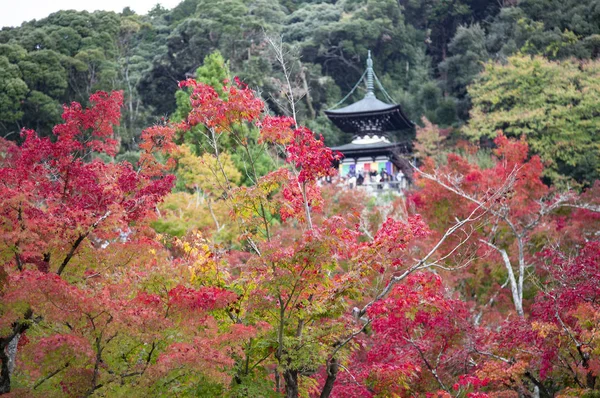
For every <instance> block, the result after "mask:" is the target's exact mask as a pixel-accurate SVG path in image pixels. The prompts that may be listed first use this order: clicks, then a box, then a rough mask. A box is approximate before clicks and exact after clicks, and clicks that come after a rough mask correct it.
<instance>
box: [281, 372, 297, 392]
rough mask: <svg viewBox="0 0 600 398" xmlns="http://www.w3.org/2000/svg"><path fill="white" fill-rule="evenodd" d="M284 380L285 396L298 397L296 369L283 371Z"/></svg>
mask: <svg viewBox="0 0 600 398" xmlns="http://www.w3.org/2000/svg"><path fill="white" fill-rule="evenodd" d="M283 379H284V380H285V398H298V371H297V370H286V371H285V372H284V373H283Z"/></svg>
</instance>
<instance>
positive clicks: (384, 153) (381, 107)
mask: <svg viewBox="0 0 600 398" xmlns="http://www.w3.org/2000/svg"><path fill="white" fill-rule="evenodd" d="M365 75H366V77H367V92H366V94H365V96H364V98H363V99H361V100H360V101H357V102H355V103H353V104H351V105H348V106H345V107H343V108H338V109H330V110H327V111H325V114H326V115H327V117H328V118H329V120H331V121H332V122H333V124H335V125H336V126H337V127H338V128H339V129H340V130H342V131H343V132H346V133H352V134H353V135H354V138H353V140H352V142H350V143H348V144H345V145H341V146H338V147H332V148H331V149H333V150H335V151H339V152H341V153H342V154H343V155H344V158H343V160H342V161H341V163H340V165H339V172H340V175H341V176H348V175H351V176H352V175H356V176H358V175H361V174H362V175H363V176H364V177H365V178H367V176H368V175H370V174H374V173H375V172H377V173H378V174H381V172H382V171H385V172H386V174H387V175H393V176H395V175H396V174H397V173H398V171H399V170H404V173H405V174H406V173H407V172H408V171H409V170H408V167H407V166H408V165H407V163H406V161H405V160H404V159H402V157H401V156H400V155H402V154H409V153H410V149H411V142H412V138H413V136H414V126H415V125H414V123H413V122H412V121H410V120H409V119H408V117H407V116H406V114H404V112H403V111H402V108H401V107H400V105H398V104H388V103H386V102H383V101H380V100H379V99H377V97H376V96H375V86H374V83H375V81H376V82H377V83H378V85H379V87H380V88H381V91H382V92H383V94H384V95H386V96H387V98H388V99H389V100H391V98H390V97H389V96H388V95H387V93H386V92H385V89H384V88H383V86H381V83H380V82H379V79H377V76H376V75H375V72H374V71H373V60H372V59H371V51H369V55H368V58H367V69H366V71H365V72H364V73H363V76H361V78H360V80H359V82H358V83H357V85H356V86H354V88H353V89H352V91H351V92H350V93H349V94H348V95H347V96H346V97H345V98H344V99H343V100H342V101H341V102H343V101H344V100H345V99H346V98H348V97H349V96H350V94H352V92H353V91H354V90H355V89H356V87H358V85H359V83H360V81H362V79H363V78H364V77H365ZM392 102H393V101H392ZM397 131H403V132H404V134H402V136H403V137H405V138H404V139H403V140H399V141H398V140H394V139H392V140H390V138H388V137H390V136H392V135H391V134H389V133H391V132H397ZM406 132H408V133H406Z"/></svg>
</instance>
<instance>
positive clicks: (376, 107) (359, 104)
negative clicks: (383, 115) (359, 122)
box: [325, 96, 399, 116]
mask: <svg viewBox="0 0 600 398" xmlns="http://www.w3.org/2000/svg"><path fill="white" fill-rule="evenodd" d="M397 107H399V105H392V104H386V103H385V102H383V101H380V100H378V99H377V98H375V96H372V97H365V98H363V99H361V100H360V101H356V102H355V103H353V104H350V105H348V106H345V107H343V108H339V109H331V110H328V111H325V114H326V115H327V116H329V115H342V114H346V115H349V114H350V115H352V114H357V113H372V112H381V111H389V110H393V109H394V108H397Z"/></svg>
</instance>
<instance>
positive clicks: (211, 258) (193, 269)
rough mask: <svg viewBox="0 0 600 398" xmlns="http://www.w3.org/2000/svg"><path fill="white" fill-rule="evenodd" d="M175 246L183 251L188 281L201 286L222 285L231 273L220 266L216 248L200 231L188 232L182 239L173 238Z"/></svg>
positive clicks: (227, 280)
mask: <svg viewBox="0 0 600 398" xmlns="http://www.w3.org/2000/svg"><path fill="white" fill-rule="evenodd" d="M174 244H175V246H177V247H179V249H181V250H182V251H183V252H184V253H185V256H184V259H185V263H186V265H187V268H188V271H189V275H190V276H189V278H190V282H191V283H193V284H195V285H202V286H223V285H225V284H226V283H227V282H229V279H230V277H231V275H230V274H229V272H228V271H227V269H226V267H224V266H221V264H220V259H219V256H218V254H217V250H215V248H213V247H211V244H210V243H209V241H208V240H206V239H205V238H204V237H203V235H202V233H201V232H200V231H195V232H193V233H191V234H189V235H188V236H187V237H186V238H185V239H184V240H180V239H175V240H174Z"/></svg>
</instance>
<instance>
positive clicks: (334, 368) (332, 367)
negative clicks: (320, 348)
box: [319, 358, 340, 398]
mask: <svg viewBox="0 0 600 398" xmlns="http://www.w3.org/2000/svg"><path fill="white" fill-rule="evenodd" d="M339 368H340V367H339V364H338V361H337V359H336V358H331V361H329V364H328V365H327V379H325V385H324V386H323V390H322V391H321V395H320V396H319V398H329V395H331V391H332V390H333V385H334V384H335V380H336V379H337V375H338V370H339Z"/></svg>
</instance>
